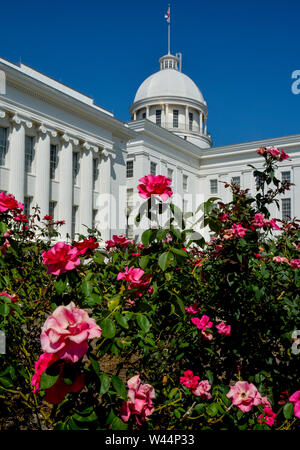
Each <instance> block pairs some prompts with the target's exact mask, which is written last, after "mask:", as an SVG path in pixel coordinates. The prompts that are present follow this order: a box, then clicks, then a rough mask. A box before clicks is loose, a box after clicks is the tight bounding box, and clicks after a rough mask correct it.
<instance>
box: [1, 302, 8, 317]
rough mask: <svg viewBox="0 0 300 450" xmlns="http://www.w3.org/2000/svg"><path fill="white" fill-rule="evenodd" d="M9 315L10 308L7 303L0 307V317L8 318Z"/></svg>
mask: <svg viewBox="0 0 300 450" xmlns="http://www.w3.org/2000/svg"><path fill="white" fill-rule="evenodd" d="M9 313H10V306H9V305H8V304H7V303H4V304H2V305H0V315H1V316H8V314H9Z"/></svg>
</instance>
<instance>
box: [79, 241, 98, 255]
mask: <svg viewBox="0 0 300 450" xmlns="http://www.w3.org/2000/svg"><path fill="white" fill-rule="evenodd" d="M73 247H75V248H77V250H78V255H84V254H85V253H91V252H92V251H93V250H95V248H97V247H99V244H98V242H96V239H95V238H93V237H90V238H88V239H84V240H83V241H81V242H74V244H73Z"/></svg>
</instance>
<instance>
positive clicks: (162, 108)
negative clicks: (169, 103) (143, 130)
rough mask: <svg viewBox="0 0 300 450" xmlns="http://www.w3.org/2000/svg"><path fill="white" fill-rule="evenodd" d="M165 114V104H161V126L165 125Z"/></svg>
mask: <svg viewBox="0 0 300 450" xmlns="http://www.w3.org/2000/svg"><path fill="white" fill-rule="evenodd" d="M165 118H166V115H165V105H161V126H162V127H165V126H166V119H165Z"/></svg>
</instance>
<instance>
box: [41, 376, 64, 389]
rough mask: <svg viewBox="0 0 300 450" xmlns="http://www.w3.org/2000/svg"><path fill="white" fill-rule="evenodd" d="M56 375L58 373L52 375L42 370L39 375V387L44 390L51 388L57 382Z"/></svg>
mask: <svg viewBox="0 0 300 450" xmlns="http://www.w3.org/2000/svg"><path fill="white" fill-rule="evenodd" d="M58 377H59V374H58V375H54V376H52V375H48V374H47V373H46V372H43V373H42V376H41V382H40V389H41V390H44V389H49V388H51V387H52V386H53V385H54V384H55V383H56V382H57V380H58Z"/></svg>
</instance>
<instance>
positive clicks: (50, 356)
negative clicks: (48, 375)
mask: <svg viewBox="0 0 300 450" xmlns="http://www.w3.org/2000/svg"><path fill="white" fill-rule="evenodd" d="M58 359H59V358H58V356H57V354H56V353H42V354H41V356H40V357H39V359H38V360H37V361H36V362H35V363H34V369H35V374H34V375H33V377H32V380H31V383H32V386H33V387H34V389H33V391H32V392H33V393H34V394H35V393H36V392H37V391H39V389H40V382H41V376H42V374H43V373H44V372H45V370H46V369H48V367H49V366H51V365H52V364H53V363H55V361H57V360H58Z"/></svg>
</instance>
